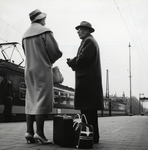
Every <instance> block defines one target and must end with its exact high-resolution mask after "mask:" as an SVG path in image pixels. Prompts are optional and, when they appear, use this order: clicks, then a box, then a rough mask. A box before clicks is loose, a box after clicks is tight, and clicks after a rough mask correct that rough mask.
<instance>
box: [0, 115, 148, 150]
mask: <svg viewBox="0 0 148 150" xmlns="http://www.w3.org/2000/svg"><path fill="white" fill-rule="evenodd" d="M98 120H99V129H100V143H99V144H95V145H94V148H93V149H99V150H148V116H120V117H102V118H101V117H99V118H98ZM52 129H53V121H46V122H45V133H46V137H47V138H48V139H50V140H52V139H53V130H52ZM25 131H26V123H25V122H20V123H0V150H9V149H11V150H77V149H76V148H64V147H61V146H58V145H54V144H53V145H39V144H27V142H26V140H25V138H24V134H25Z"/></svg>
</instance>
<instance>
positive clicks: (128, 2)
mask: <svg viewBox="0 0 148 150" xmlns="http://www.w3.org/2000/svg"><path fill="white" fill-rule="evenodd" d="M127 3H128V6H129V10H130V13H131V16H132V20H133V23H134V25H135V28H136V33H137V35H138V38H139V42H140V45H141V47H142V51H143V54H144V57H145V60H146V61H147V58H146V55H145V52H144V48H143V45H142V42H141V38H140V36H139V32H138V30H137V26H136V23H135V20H134V17H133V13H132V10H131V7H130V4H129V2H128V0H127ZM147 64H148V62H147Z"/></svg>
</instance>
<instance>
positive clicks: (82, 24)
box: [75, 21, 95, 33]
mask: <svg viewBox="0 0 148 150" xmlns="http://www.w3.org/2000/svg"><path fill="white" fill-rule="evenodd" d="M83 27H84V28H88V29H89V31H90V32H91V33H92V32H94V31H95V29H94V28H92V25H91V24H90V23H89V22H87V21H82V22H81V23H80V25H78V26H76V27H75V29H77V30H78V29H79V28H83Z"/></svg>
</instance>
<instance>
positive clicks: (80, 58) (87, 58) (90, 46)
mask: <svg viewBox="0 0 148 150" xmlns="http://www.w3.org/2000/svg"><path fill="white" fill-rule="evenodd" d="M95 54H96V45H95V44H94V42H93V41H92V40H91V39H87V40H86V41H85V42H84V44H83V46H82V48H81V50H80V52H79V53H78V55H77V56H76V57H75V58H73V59H70V61H69V62H68V65H69V66H70V67H71V68H72V69H73V70H75V71H78V70H81V71H83V70H86V69H87V68H88V66H89V65H90V64H91V62H93V61H94V58H95Z"/></svg>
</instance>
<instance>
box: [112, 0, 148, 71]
mask: <svg viewBox="0 0 148 150" xmlns="http://www.w3.org/2000/svg"><path fill="white" fill-rule="evenodd" d="M114 2H115V5H116V7H117V9H118V11H119V14H120V16H121V18H122V20H123V22H124V24H125V27H126V29H127V31H128V33H129V35H130V38H131V39H132V41H133V43H134V45H135V48H136V50H137V52H138V54H139V57H140V59H141V62H142V64H143V66H144V68H145V71H146V72H147V74H148V71H147V69H146V67H145V64H144V62H143V60H142V58H141V55H140V53H139V51H138V49H137V46H136V44H135V41H134V39H133V37H132V35H131V33H130V31H129V28H128V26H127V24H126V22H125V20H124V17H123V15H122V13H121V11H120V8H119V6H118V4H117V2H116V0H114ZM141 44H142V43H141Z"/></svg>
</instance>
